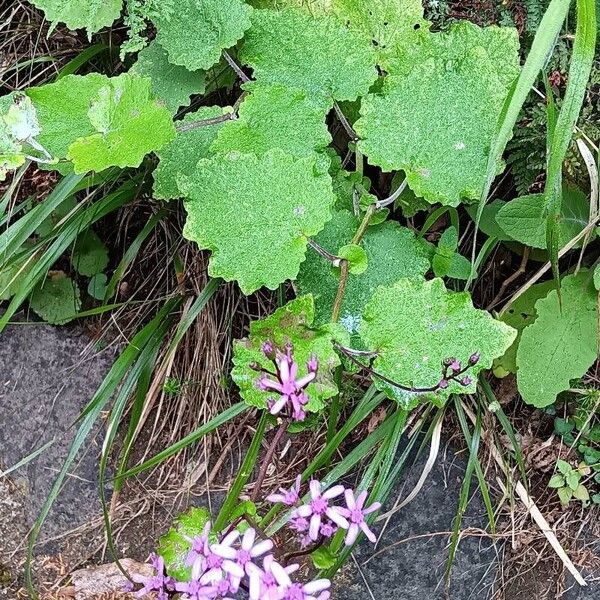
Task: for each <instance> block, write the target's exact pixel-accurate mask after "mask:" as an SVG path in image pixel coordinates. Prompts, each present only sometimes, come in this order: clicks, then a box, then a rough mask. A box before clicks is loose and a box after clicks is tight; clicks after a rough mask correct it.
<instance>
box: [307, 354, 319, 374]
mask: <svg viewBox="0 0 600 600" xmlns="http://www.w3.org/2000/svg"><path fill="white" fill-rule="evenodd" d="M306 368H307V369H308V372H309V373H316V372H317V371H318V370H319V359H318V358H317V357H316V356H315V355H314V354H313V355H312V356H311V357H310V358H309V359H308V362H307V363H306Z"/></svg>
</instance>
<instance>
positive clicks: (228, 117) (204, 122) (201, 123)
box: [175, 112, 237, 133]
mask: <svg viewBox="0 0 600 600" xmlns="http://www.w3.org/2000/svg"><path fill="white" fill-rule="evenodd" d="M235 119H237V116H236V114H235V113H234V112H228V113H225V114H224V115H219V116H218V117H211V118H210V119H200V120H198V121H192V122H191V123H186V124H185V125H179V126H178V127H176V128H175V131H177V133H183V132H184V131H191V130H192V129H197V128H198V127H207V126H209V125H217V124H218V123H224V122H225V121H234V120H235Z"/></svg>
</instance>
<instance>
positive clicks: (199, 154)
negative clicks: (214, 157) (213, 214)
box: [153, 106, 230, 200]
mask: <svg viewBox="0 0 600 600" xmlns="http://www.w3.org/2000/svg"><path fill="white" fill-rule="evenodd" d="M229 110H230V109H229V108H228V107H225V108H221V107H220V106H204V107H202V108H201V109H199V110H198V111H197V112H194V113H188V114H187V115H185V117H184V118H183V120H182V121H178V122H177V123H178V124H179V123H181V124H184V125H185V124H189V123H193V122H194V121H203V120H205V119H212V118H214V117H220V116H221V115H223V114H224V113H225V112H229ZM224 124H225V123H224V122H223V123H215V124H214V125H203V126H202V127H196V128H194V129H189V130H188V131H178V132H177V135H176V136H175V139H174V140H173V141H171V142H169V143H168V144H167V145H166V146H164V147H163V148H161V149H160V150H158V151H157V152H156V155H157V156H158V158H159V159H160V162H159V163H158V167H156V169H155V171H154V173H153V177H154V188H153V191H154V197H155V198H160V199H162V200H171V199H173V198H180V197H181V194H180V192H179V189H178V188H177V175H178V174H180V173H185V174H191V173H192V172H193V171H194V169H195V168H196V165H197V164H198V161H199V160H200V159H201V158H207V157H208V156H209V155H210V152H209V148H210V146H211V144H212V143H213V142H214V140H215V138H216V137H217V134H218V133H219V130H220V129H221V127H223V125H224Z"/></svg>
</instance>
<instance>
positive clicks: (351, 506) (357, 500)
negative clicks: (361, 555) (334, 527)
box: [344, 490, 381, 546]
mask: <svg viewBox="0 0 600 600" xmlns="http://www.w3.org/2000/svg"><path fill="white" fill-rule="evenodd" d="M344 497H345V499H346V506H347V507H348V508H347V509H344V515H345V516H346V517H347V518H348V521H349V522H350V525H349V527H348V528H347V529H348V533H347V534H346V539H345V541H344V542H345V544H346V546H351V545H352V544H354V542H355V541H356V538H357V537H358V533H359V530H360V529H362V531H363V533H364V534H365V535H366V536H367V539H368V540H369V541H370V542H373V543H375V542H376V541H377V538H376V537H375V534H374V533H373V532H372V531H371V530H370V529H369V526H368V525H367V523H366V521H365V517H366V516H367V515H369V514H371V513H372V512H375V511H376V510H379V509H380V508H381V504H380V503H379V502H373V504H371V506H369V507H368V508H364V505H365V501H366V499H367V492H366V491H364V492H361V493H360V494H359V495H358V496H357V497H355V495H354V491H353V490H346V491H345V492H344Z"/></svg>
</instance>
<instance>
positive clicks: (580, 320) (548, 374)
mask: <svg viewBox="0 0 600 600" xmlns="http://www.w3.org/2000/svg"><path fill="white" fill-rule="evenodd" d="M561 295H562V311H561V308H560V306H559V302H558V297H557V293H556V290H553V291H551V292H550V293H549V294H548V295H547V296H546V297H545V298H543V299H541V300H538V301H537V302H536V304H535V310H536V312H537V314H538V317H537V319H536V320H535V323H533V324H532V325H530V326H529V327H526V328H525V330H524V331H523V333H522V335H521V341H520V343H519V349H518V350H517V368H518V370H517V385H518V388H519V392H520V393H521V396H522V397H523V400H524V401H525V402H526V403H527V404H532V405H533V406H537V407H544V406H548V405H549V404H552V403H553V402H554V400H555V399H556V396H557V394H559V393H560V392H562V391H564V390H566V389H568V388H569V387H570V386H569V382H570V380H571V379H575V378H577V377H581V376H582V375H584V374H585V372H586V371H587V369H588V368H589V367H590V366H591V365H592V364H593V362H594V360H595V359H596V356H597V343H598V298H597V294H596V291H595V290H594V288H593V285H592V275H591V273H590V272H589V271H588V270H586V269H582V270H581V271H580V272H579V273H578V274H577V275H568V276H566V277H565V278H564V279H563V280H562V282H561Z"/></svg>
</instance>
